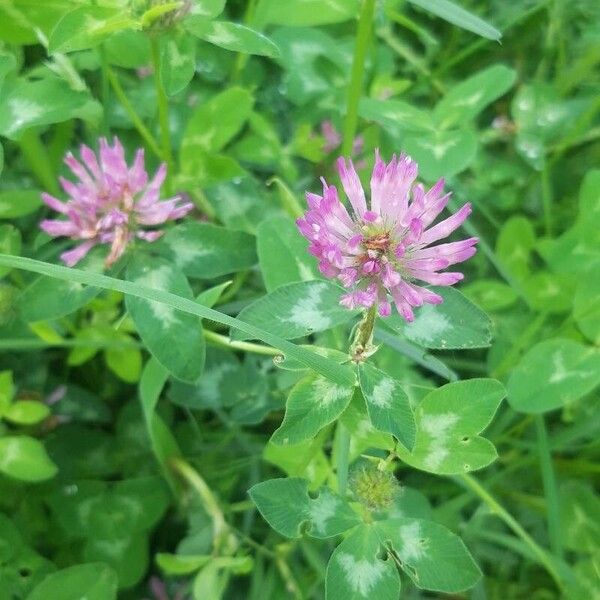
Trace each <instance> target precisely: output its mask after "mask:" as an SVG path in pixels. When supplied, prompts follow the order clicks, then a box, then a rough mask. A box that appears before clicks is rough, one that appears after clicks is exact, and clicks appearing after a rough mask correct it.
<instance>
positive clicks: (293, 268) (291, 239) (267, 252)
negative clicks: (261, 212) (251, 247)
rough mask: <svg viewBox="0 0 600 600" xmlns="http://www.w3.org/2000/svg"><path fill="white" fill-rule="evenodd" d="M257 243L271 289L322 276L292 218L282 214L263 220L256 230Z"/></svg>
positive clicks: (259, 257) (266, 285) (261, 266)
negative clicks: (281, 215)
mask: <svg viewBox="0 0 600 600" xmlns="http://www.w3.org/2000/svg"><path fill="white" fill-rule="evenodd" d="M256 244H257V249H258V260H259V263H260V270H261V273H262V276H263V279H264V280H265V287H266V288H267V291H268V292H272V291H273V290H275V289H276V288H278V287H279V286H281V285H285V284H286V283H293V282H295V281H311V280H313V279H318V278H319V274H318V271H317V268H316V266H315V261H314V260H313V258H312V257H311V256H310V255H309V254H308V243H307V242H306V240H305V239H304V238H303V237H302V236H301V235H300V234H299V233H298V230H297V228H296V226H295V225H294V223H293V221H292V220H291V219H289V218H287V217H279V216H278V217H271V218H270V219H267V220H265V221H263V222H262V223H261V224H260V225H259V226H258V230H257V232H256Z"/></svg>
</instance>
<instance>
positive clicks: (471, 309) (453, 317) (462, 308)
mask: <svg viewBox="0 0 600 600" xmlns="http://www.w3.org/2000/svg"><path fill="white" fill-rule="evenodd" d="M432 289H433V290H434V291H435V293H436V294H439V295H440V296H442V297H443V298H444V301H443V302H442V303H441V304H438V305H432V304H425V305H423V306H421V307H420V308H418V309H417V310H416V311H415V320H414V321H413V322H412V323H406V322H405V321H404V320H403V319H402V318H401V317H400V316H398V315H392V316H390V317H388V318H387V319H386V320H385V321H384V323H385V324H386V325H388V326H390V327H391V328H392V329H394V330H395V331H397V332H398V333H401V334H402V335H404V337H406V338H408V339H409V340H410V341H411V342H415V344H419V346H423V347H424V348H436V349H440V350H441V349H452V348H485V347H487V346H489V345H490V343H491V340H492V332H491V327H492V324H491V321H490V319H489V317H488V316H487V315H486V314H485V313H484V312H483V311H482V310H481V309H480V308H478V307H477V306H475V304H473V303H472V302H471V301H470V300H467V298H465V296H463V295H462V294H461V293H460V292H459V291H458V290H455V289H454V288H451V287H437V288H432Z"/></svg>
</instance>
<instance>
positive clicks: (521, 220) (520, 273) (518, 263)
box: [496, 215, 535, 279]
mask: <svg viewBox="0 0 600 600" xmlns="http://www.w3.org/2000/svg"><path fill="white" fill-rule="evenodd" d="M534 247H535V230H534V227H533V223H532V222H531V221H530V220H529V219H527V218H526V217H521V216H518V215H517V216H513V217H511V218H510V219H508V221H506V222H505V223H504V224H503V225H502V229H501V230H500V234H499V235H498V239H497V240H496V254H497V255H498V258H499V259H500V260H501V261H502V266H504V267H505V268H506V269H508V270H509V271H510V272H511V273H512V274H513V275H514V276H515V277H516V278H517V279H526V278H528V277H529V274H530V264H529V263H530V255H531V252H532V250H533V249H534Z"/></svg>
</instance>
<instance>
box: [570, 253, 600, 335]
mask: <svg viewBox="0 0 600 600" xmlns="http://www.w3.org/2000/svg"><path fill="white" fill-rule="evenodd" d="M598 272H600V257H599V260H598V262H596V263H595V265H592V267H591V268H590V269H589V270H588V271H587V272H584V273H583V276H582V277H581V278H580V279H579V280H578V283H577V291H576V292H575V298H574V299H573V318H574V319H575V322H576V323H577V327H579V329H580V331H581V332H582V333H583V334H584V335H585V336H586V338H588V339H589V340H590V341H591V342H592V343H594V344H596V345H597V346H598V345H600V278H599V277H597V274H598Z"/></svg>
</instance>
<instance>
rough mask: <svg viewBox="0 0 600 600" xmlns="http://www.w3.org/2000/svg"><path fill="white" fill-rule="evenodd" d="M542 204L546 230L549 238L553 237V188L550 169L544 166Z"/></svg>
mask: <svg viewBox="0 0 600 600" xmlns="http://www.w3.org/2000/svg"><path fill="white" fill-rule="evenodd" d="M542 203H543V209H544V230H545V233H546V235H547V236H551V235H552V229H553V222H552V221H553V220H552V204H553V199H552V186H551V185H550V168H549V167H548V165H547V164H546V165H544V169H543V171H542Z"/></svg>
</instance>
